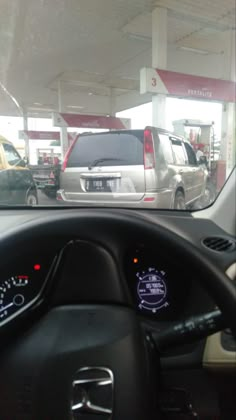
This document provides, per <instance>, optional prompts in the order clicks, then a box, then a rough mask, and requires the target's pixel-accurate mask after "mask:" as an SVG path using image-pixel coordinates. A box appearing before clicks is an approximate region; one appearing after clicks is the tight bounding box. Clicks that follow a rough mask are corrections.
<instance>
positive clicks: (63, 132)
mask: <svg viewBox="0 0 236 420" xmlns="http://www.w3.org/2000/svg"><path fill="white" fill-rule="evenodd" d="M58 110H59V112H63V99H62V83H61V80H58ZM60 140H61V157H62V159H64V157H65V154H66V152H67V150H68V147H69V142H68V133H67V127H60Z"/></svg>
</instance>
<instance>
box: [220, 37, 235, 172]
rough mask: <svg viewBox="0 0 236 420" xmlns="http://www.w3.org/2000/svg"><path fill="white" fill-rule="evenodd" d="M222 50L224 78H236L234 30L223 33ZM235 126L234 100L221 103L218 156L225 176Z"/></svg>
mask: <svg viewBox="0 0 236 420" xmlns="http://www.w3.org/2000/svg"><path fill="white" fill-rule="evenodd" d="M224 36H225V51H224V65H225V69H224V78H225V79H226V80H231V81H234V82H235V80H236V75H235V32H234V31H227V32H226V33H225V34H224ZM235 137H236V126H235V102H228V103H227V102H226V103H224V104H223V112H222V133H221V153H220V158H221V159H222V160H224V161H226V176H228V175H229V173H230V172H231V170H232V169H233V167H234V165H235V153H236V145H235V142H236V139H235Z"/></svg>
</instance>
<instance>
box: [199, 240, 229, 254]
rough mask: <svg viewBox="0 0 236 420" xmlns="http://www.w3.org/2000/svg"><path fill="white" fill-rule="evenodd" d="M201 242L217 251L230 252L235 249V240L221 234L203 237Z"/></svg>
mask: <svg viewBox="0 0 236 420" xmlns="http://www.w3.org/2000/svg"><path fill="white" fill-rule="evenodd" d="M202 242H203V244H204V245H205V246H206V247H207V248H210V249H212V250H213V251H217V252H230V251H233V250H234V249H235V241H234V240H233V239H228V238H224V237H221V236H211V237H208V238H205V239H203V241H202Z"/></svg>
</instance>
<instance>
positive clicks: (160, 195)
mask: <svg viewBox="0 0 236 420" xmlns="http://www.w3.org/2000/svg"><path fill="white" fill-rule="evenodd" d="M109 195H110V194H109ZM97 197H98V196H97V195H96V199H92V198H90V199H89V194H88V193H80V194H75V198H74V199H72V197H71V194H70V197H69V198H68V195H67V193H65V190H63V189H60V190H58V191H57V200H58V201H61V202H65V203H68V204H69V205H75V206H95V207H96V206H104V207H106V206H107V207H124V208H125V207H126V208H127V207H129V208H130V207H134V208H149V209H150V208H153V209H156V208H161V209H169V208H172V203H173V192H172V191H170V190H168V191H167V190H161V191H159V192H153V193H145V194H143V196H142V198H141V199H140V198H139V199H136V200H134V197H133V199H130V194H127V195H126V196H125V194H122V196H119V197H114V196H112V197H109V196H107V198H106V199H105V200H104V197H101V198H100V197H98V198H97Z"/></svg>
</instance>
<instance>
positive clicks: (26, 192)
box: [0, 136, 38, 206]
mask: <svg viewBox="0 0 236 420" xmlns="http://www.w3.org/2000/svg"><path fill="white" fill-rule="evenodd" d="M12 204H13V205H14V204H15V205H29V206H32V205H36V204H38V195H37V188H36V186H35V183H34V180H33V177H32V174H31V172H30V170H29V169H28V168H27V167H26V164H25V161H24V160H23V159H22V158H21V157H20V155H19V153H18V152H17V150H16V149H15V147H14V146H13V144H12V143H11V142H9V141H8V140H6V139H5V138H4V137H2V136H0V205H12Z"/></svg>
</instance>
